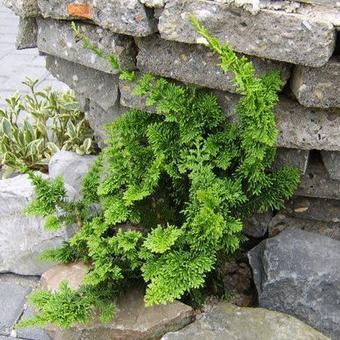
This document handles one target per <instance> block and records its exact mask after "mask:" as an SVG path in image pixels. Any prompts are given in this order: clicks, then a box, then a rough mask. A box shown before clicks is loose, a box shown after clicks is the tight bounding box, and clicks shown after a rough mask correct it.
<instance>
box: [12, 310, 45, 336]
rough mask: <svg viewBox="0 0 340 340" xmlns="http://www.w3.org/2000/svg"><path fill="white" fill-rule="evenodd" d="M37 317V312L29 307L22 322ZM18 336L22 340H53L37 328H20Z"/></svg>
mask: <svg viewBox="0 0 340 340" xmlns="http://www.w3.org/2000/svg"><path fill="white" fill-rule="evenodd" d="M34 316H35V312H34V311H33V309H32V308H31V307H27V308H26V309H25V311H24V313H23V315H22V317H21V318H20V320H27V319H31V318H33V317H34ZM16 335H17V337H18V338H20V339H29V340H51V338H50V337H49V336H48V335H47V333H46V332H45V331H44V330H43V329H41V328H37V327H27V328H20V329H17V330H16Z"/></svg>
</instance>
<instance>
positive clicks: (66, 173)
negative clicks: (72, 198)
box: [48, 151, 97, 197]
mask: <svg viewBox="0 0 340 340" xmlns="http://www.w3.org/2000/svg"><path fill="white" fill-rule="evenodd" d="M96 158H97V157H96V156H92V155H84V156H82V155H78V154H76V153H75V152H70V151H59V152H57V153H55V154H54V155H53V156H52V158H51V159H50V161H49V163H48V172H49V176H50V177H51V178H56V177H57V176H62V177H63V178H64V182H65V184H67V185H69V186H71V187H73V188H74V190H75V192H76V193H77V197H79V192H80V187H81V183H82V180H83V177H84V176H85V175H86V174H87V173H88V171H89V170H90V168H91V165H92V164H93V162H94V161H95V160H96Z"/></svg>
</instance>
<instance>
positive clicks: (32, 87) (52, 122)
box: [0, 80, 95, 174]
mask: <svg viewBox="0 0 340 340" xmlns="http://www.w3.org/2000/svg"><path fill="white" fill-rule="evenodd" d="M37 83H38V81H32V80H27V81H26V82H24V84H25V85H26V86H27V87H28V88H29V94H28V95H26V96H24V97H21V96H20V94H16V95H14V96H12V97H10V98H8V99H6V102H7V108H6V109H0V159H1V161H2V165H3V167H4V168H5V170H6V174H10V173H11V172H13V171H16V170H20V169H21V168H22V167H24V166H25V167H28V168H29V169H32V170H42V171H46V169H47V165H48V161H49V159H50V158H51V156H52V155H53V154H54V153H56V152H57V151H59V150H69V151H75V152H77V153H79V154H89V153H91V152H93V151H94V148H95V144H94V143H93V133H92V131H91V129H90V128H89V126H88V124H87V123H86V121H85V119H84V114H83V113H82V112H81V111H80V109H79V105H78V103H77V101H76V100H75V97H74V94H73V93H72V92H71V91H67V92H64V93H59V92H56V91H52V90H51V89H49V88H46V89H44V90H42V91H38V90H37V89H36V85H37Z"/></svg>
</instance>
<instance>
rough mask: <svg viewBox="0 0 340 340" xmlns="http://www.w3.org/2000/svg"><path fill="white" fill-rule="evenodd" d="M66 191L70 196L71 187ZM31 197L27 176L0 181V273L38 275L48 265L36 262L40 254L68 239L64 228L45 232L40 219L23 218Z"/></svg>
mask: <svg viewBox="0 0 340 340" xmlns="http://www.w3.org/2000/svg"><path fill="white" fill-rule="evenodd" d="M67 190H68V193H69V194H70V195H74V192H73V190H72V189H71V188H67ZM33 197H34V190H33V187H32V185H31V181H30V179H29V178H28V176H27V175H19V176H16V177H14V178H10V179H4V180H0V273H1V272H13V273H17V274H22V275H40V274H41V273H43V272H44V271H45V270H46V269H48V268H49V267H50V266H51V264H49V263H45V262H42V261H41V260H40V259H39V255H40V254H41V252H42V251H43V250H46V249H51V248H55V247H57V246H59V245H61V244H62V242H63V241H64V240H65V239H67V238H68V236H69V235H68V231H67V230H65V229H61V230H59V231H57V232H50V231H46V230H44V227H43V225H44V222H43V220H42V219H40V218H36V217H31V216H26V215H25V213H24V210H25V208H26V206H27V205H28V203H29V202H30V201H31V200H32V199H33Z"/></svg>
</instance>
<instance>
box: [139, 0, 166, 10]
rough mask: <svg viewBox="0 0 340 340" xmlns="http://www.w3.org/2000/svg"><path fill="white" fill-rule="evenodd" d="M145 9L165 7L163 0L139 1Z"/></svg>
mask: <svg viewBox="0 0 340 340" xmlns="http://www.w3.org/2000/svg"><path fill="white" fill-rule="evenodd" d="M139 1H140V2H141V3H142V4H144V5H145V6H147V7H153V8H162V7H163V6H164V5H165V0H139Z"/></svg>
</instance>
